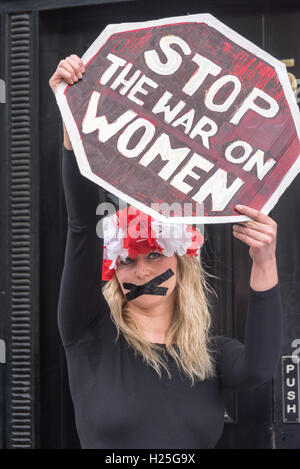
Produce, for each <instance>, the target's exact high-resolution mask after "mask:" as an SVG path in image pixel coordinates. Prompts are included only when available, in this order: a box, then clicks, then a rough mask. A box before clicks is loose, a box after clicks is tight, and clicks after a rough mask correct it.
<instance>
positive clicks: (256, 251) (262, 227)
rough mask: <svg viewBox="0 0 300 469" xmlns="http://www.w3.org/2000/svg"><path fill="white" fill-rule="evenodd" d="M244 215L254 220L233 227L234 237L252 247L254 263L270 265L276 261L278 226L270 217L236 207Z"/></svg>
mask: <svg viewBox="0 0 300 469" xmlns="http://www.w3.org/2000/svg"><path fill="white" fill-rule="evenodd" d="M235 208H236V210H237V211H238V212H240V213H241V214H242V215H247V216H248V217H250V218H252V220H250V221H244V222H240V224H239V225H233V235H234V236H235V238H238V239H240V240H241V241H243V242H244V243H246V244H248V246H250V249H249V254H250V256H251V258H252V261H253V263H255V264H257V265H262V264H268V263H270V261H271V262H272V261H273V260H275V251H276V237H277V224H276V222H275V221H274V220H273V219H272V218H270V217H269V216H268V215H265V214H264V213H262V212H260V211H259V210H255V209H253V208H250V207H247V206H246V205H236V206H235Z"/></svg>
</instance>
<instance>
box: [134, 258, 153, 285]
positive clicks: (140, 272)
mask: <svg viewBox="0 0 300 469" xmlns="http://www.w3.org/2000/svg"><path fill="white" fill-rule="evenodd" d="M135 275H136V277H137V278H139V279H141V280H142V279H144V280H147V279H148V277H149V275H150V268H149V265H148V263H147V262H146V261H145V260H144V259H141V258H140V259H138V258H137V260H136V264H135Z"/></svg>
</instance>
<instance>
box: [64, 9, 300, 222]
mask: <svg viewBox="0 0 300 469" xmlns="http://www.w3.org/2000/svg"><path fill="white" fill-rule="evenodd" d="M82 60H83V62H84V64H85V67H86V72H85V74H84V77H83V79H82V80H80V81H79V82H78V83H76V84H75V85H73V86H69V85H67V84H66V83H62V84H61V85H60V86H59V88H58V90H57V93H56V99H57V103H58V105H59V108H60V111H61V114H62V117H63V119H64V122H65V125H66V127H67V130H68V133H69V136H70V140H71V142H72V145H73V148H74V152H75V155H76V159H77V162H78V165H79V168H80V171H81V173H82V174H83V175H84V176H86V177H88V178H89V179H91V180H92V181H94V182H95V183H97V184H98V185H100V186H102V187H104V188H105V189H107V190H108V191H110V192H111V193H113V194H115V195H116V196H118V197H119V198H121V199H122V200H124V201H126V202H128V203H129V204H132V205H134V206H135V207H137V208H138V209H140V210H143V211H144V212H146V213H148V214H149V215H152V216H153V217H154V218H157V219H159V220H160V221H174V222H186V223H224V222H233V221H242V220H246V219H247V217H245V216H241V215H238V213H237V212H236V211H235V210H234V207H235V205H236V204H238V203H240V204H244V205H248V206H250V207H253V208H256V209H258V210H261V211H263V212H264V213H269V211H270V210H271V209H272V208H273V207H274V205H275V204H276V202H277V200H278V199H279V197H280V196H281V195H282V193H283V192H284V190H285V189H286V188H287V187H288V186H289V184H290V183H291V182H292V181H293V179H294V178H295V177H296V175H297V173H298V172H299V170H300V144H299V135H300V116H299V109H298V107H297V104H296V100H295V96H294V94H293V92H292V89H291V86H290V83H289V79H288V75H287V72H286V68H285V66H284V65H283V64H282V63H281V62H280V61H278V60H277V59H275V58H274V57H272V56H271V55H269V54H268V53H266V52H265V51H263V50H262V49H260V48H259V47H257V46H256V45H254V44H253V43H251V42H249V41H248V40H247V39H245V38H243V37H242V36H240V35H239V34H237V33H236V32H234V31H233V30H231V29H230V28H228V27H227V26H225V25H224V24H222V23H221V22H219V21H218V20H217V19H215V18H214V17H212V16H211V15H208V14H199V15H190V16H184V17H177V18H167V19H162V20H156V21H150V22H143V23H128V24H124V23H123V24H119V25H109V26H108V27H107V28H106V29H105V30H104V31H103V32H102V33H101V34H100V36H99V37H98V38H97V39H96V40H95V42H94V43H93V44H92V45H91V47H90V48H89V49H88V50H87V51H86V53H85V54H84V55H83V57H82ZM170 209H171V210H170Z"/></svg>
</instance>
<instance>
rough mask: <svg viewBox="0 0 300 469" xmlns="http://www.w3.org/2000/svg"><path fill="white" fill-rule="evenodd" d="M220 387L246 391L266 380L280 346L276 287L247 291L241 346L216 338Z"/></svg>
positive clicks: (279, 306) (278, 299) (277, 291)
mask: <svg viewBox="0 0 300 469" xmlns="http://www.w3.org/2000/svg"><path fill="white" fill-rule="evenodd" d="M216 341H217V354H218V370H219V373H220V379H221V383H222V387H223V388H224V389H229V390H232V391H247V390H249V389H252V388H255V387H257V386H259V385H261V384H263V383H265V382H266V381H268V380H270V379H271V378H272V376H273V374H274V372H275V370H276V367H277V365H278V363H279V359H280V354H281V346H282V306H281V299H280V287H279V284H277V285H276V286H274V287H273V288H271V289H270V290H267V291H261V292H259V291H255V290H253V289H252V288H251V287H250V291H249V302H248V315H247V321H246V331H245V345H244V344H242V343H241V342H239V341H238V340H236V339H231V338H228V337H221V336H217V337H216Z"/></svg>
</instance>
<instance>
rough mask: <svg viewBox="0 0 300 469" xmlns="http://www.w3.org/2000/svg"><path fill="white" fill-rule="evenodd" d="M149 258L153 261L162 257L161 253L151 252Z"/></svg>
mask: <svg viewBox="0 0 300 469" xmlns="http://www.w3.org/2000/svg"><path fill="white" fill-rule="evenodd" d="M149 257H150V258H151V259H157V258H158V257H161V254H160V253H159V252H150V254H149Z"/></svg>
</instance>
